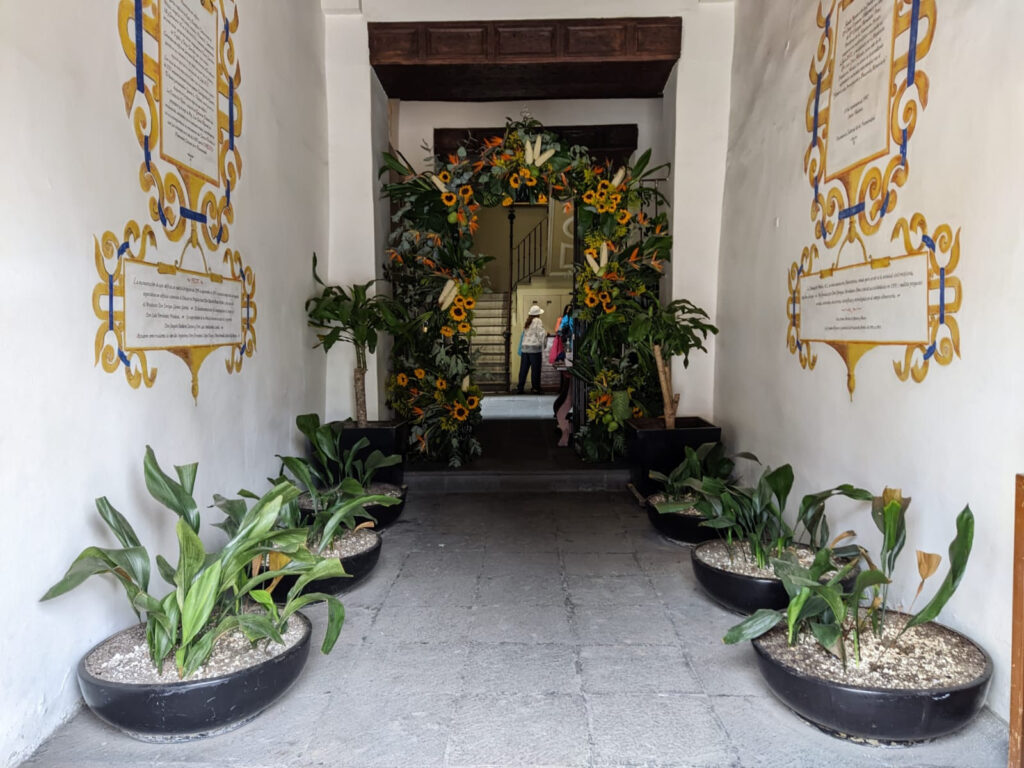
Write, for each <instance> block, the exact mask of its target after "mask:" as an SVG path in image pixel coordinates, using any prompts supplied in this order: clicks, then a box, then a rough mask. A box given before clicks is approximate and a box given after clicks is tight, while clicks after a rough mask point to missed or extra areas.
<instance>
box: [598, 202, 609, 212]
mask: <svg viewBox="0 0 1024 768" xmlns="http://www.w3.org/2000/svg"><path fill="white" fill-rule="evenodd" d="M610 210H611V209H610V208H609V207H608V206H607V205H605V204H604V203H598V204H597V212H598V213H608V211H610Z"/></svg>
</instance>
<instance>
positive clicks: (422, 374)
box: [412, 368, 427, 379]
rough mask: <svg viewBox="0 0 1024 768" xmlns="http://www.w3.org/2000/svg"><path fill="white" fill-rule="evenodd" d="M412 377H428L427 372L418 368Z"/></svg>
mask: <svg viewBox="0 0 1024 768" xmlns="http://www.w3.org/2000/svg"><path fill="white" fill-rule="evenodd" d="M412 375H413V376H415V377H416V378H417V379H422V378H423V377H424V376H426V375H427V372H426V371H424V370H423V369H422V368H417V369H416V370H415V371H413V372H412Z"/></svg>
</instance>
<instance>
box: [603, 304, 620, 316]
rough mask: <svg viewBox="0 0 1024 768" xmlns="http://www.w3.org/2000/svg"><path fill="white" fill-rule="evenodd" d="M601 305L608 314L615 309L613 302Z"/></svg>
mask: <svg viewBox="0 0 1024 768" xmlns="http://www.w3.org/2000/svg"><path fill="white" fill-rule="evenodd" d="M602 306H603V307H604V311H605V313H606V314H609V315H610V314H611V313H612V312H614V311H615V310H616V309H617V307H616V306H615V305H614V304H602Z"/></svg>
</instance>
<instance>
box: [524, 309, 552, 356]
mask: <svg viewBox="0 0 1024 768" xmlns="http://www.w3.org/2000/svg"><path fill="white" fill-rule="evenodd" d="M547 340H548V332H547V331H546V330H545V329H544V321H543V320H541V319H540V318H539V317H535V318H533V322H531V323H530V325H529V326H528V327H527V328H526V330H525V331H523V352H543V351H544V344H545V343H546V342H547Z"/></svg>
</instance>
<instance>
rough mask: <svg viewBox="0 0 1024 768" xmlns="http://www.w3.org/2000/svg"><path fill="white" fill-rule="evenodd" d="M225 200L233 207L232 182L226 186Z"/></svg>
mask: <svg viewBox="0 0 1024 768" xmlns="http://www.w3.org/2000/svg"><path fill="white" fill-rule="evenodd" d="M224 199H225V200H226V201H227V205H231V182H230V181H229V182H228V183H227V184H226V185H225V186H224Z"/></svg>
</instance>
